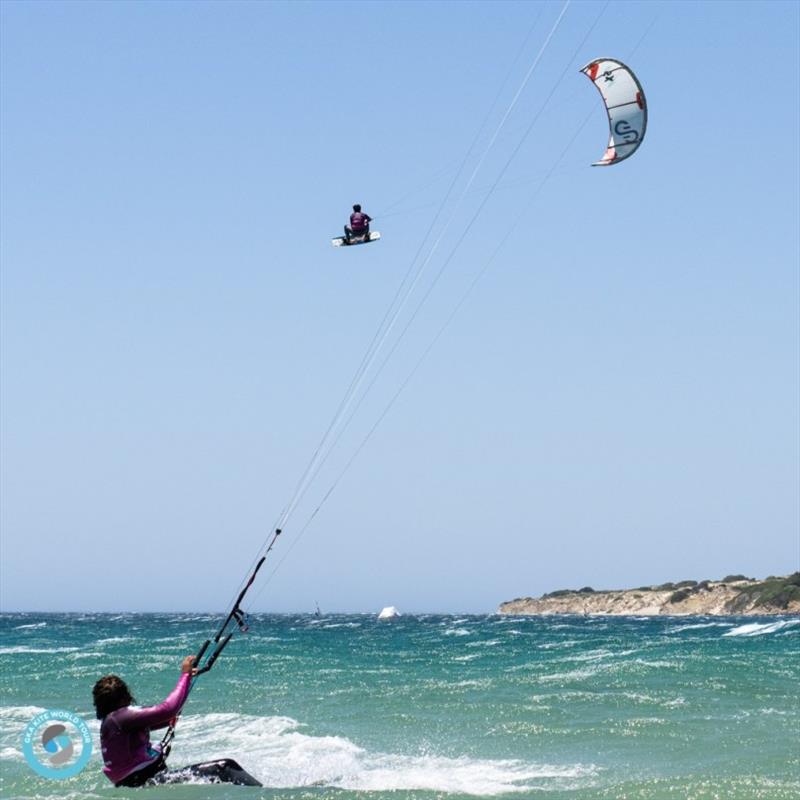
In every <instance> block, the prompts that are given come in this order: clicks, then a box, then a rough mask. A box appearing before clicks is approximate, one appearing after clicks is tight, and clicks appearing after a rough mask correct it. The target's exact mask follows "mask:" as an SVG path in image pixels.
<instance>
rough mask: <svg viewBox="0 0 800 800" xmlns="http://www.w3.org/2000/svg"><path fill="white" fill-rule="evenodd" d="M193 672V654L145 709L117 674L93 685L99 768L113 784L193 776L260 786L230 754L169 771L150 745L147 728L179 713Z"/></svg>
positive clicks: (173, 780)
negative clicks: (159, 698)
mask: <svg viewBox="0 0 800 800" xmlns="http://www.w3.org/2000/svg"><path fill="white" fill-rule="evenodd" d="M196 672H197V670H196V669H194V657H193V656H186V658H184V659H183V663H182V665H181V675H180V678H178V683H177V685H176V686H175V688H174V689H173V690H172V691H171V692H170V693H169V695H168V696H167V698H166V700H164V702H163V703H159V704H158V705H156V706H148V707H146V708H139V707H138V706H134V705H132V704H133V703H134V699H133V696H132V695H131V693H130V690H129V689H128V687H127V685H126V684H125V681H123V680H122V678H118V677H117V676H116V675H106V676H105V677H104V678H100V680H99V681H97V683H95V685H94V689H93V690H92V695H93V699H94V707H95V711H96V713H97V718H98V719H99V720H101V722H100V745H101V748H102V751H103V762H104V766H103V772H104V773H105V775H106V777H107V778H108V779H109V780H110V781H111V782H112V783H113V784H114V785H115V786H132V787H133V786H143V785H144V784H150V785H152V784H155V783H180V782H182V781H187V780H191V779H197V778H201V779H206V780H208V781H210V782H212V783H238V784H242V785H245V786H261V784H260V783H259V782H258V781H257V780H256V779H255V778H253V777H252V776H251V775H248V774H247V773H246V772H245V771H244V770H243V769H242V768H241V767H240V766H239V764H237V763H236V762H235V761H233V760H232V759H230V758H223V759H219V760H217V761H208V762H205V763H203V764H192V765H190V766H188V767H183V768H181V769H177V770H168V769H167V763H166V759H165V756H164V755H163V754H162V752H161V750H160V748H158V747H153V746H152V745H151V743H150V731H151V730H158V729H159V728H166V727H167V725H169V723H170V720H172V719H173V718H174V717H175V716H176V715H177V714H178V713H179V712H180V710H181V708H182V707H183V704H184V703H185V702H186V698H187V697H188V696H189V689H190V687H191V683H192V677H193V676H194V674H195V673H196Z"/></svg>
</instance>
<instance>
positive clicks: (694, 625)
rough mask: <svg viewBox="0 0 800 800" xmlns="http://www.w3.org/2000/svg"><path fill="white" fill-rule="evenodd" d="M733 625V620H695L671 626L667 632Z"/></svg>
mask: <svg viewBox="0 0 800 800" xmlns="http://www.w3.org/2000/svg"><path fill="white" fill-rule="evenodd" d="M732 626H733V623H732V622H695V623H692V624H691V625H678V626H677V627H675V628H670V629H669V630H667V633H681V632H682V631H697V630H700V629H701V628H730V627H732Z"/></svg>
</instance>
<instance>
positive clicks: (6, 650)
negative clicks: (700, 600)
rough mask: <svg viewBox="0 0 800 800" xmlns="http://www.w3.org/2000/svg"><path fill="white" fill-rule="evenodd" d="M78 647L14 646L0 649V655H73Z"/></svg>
mask: <svg viewBox="0 0 800 800" xmlns="http://www.w3.org/2000/svg"><path fill="white" fill-rule="evenodd" d="M79 649H80V648H79V647H26V646H25V645H16V646H14V647H0V655H2V656H8V655H13V654H14V653H74V652H76V651H77V650H79Z"/></svg>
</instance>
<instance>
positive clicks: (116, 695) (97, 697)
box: [92, 675, 134, 719]
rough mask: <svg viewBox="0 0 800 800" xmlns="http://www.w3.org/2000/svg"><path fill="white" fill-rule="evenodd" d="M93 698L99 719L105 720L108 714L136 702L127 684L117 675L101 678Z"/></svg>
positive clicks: (93, 690)
mask: <svg viewBox="0 0 800 800" xmlns="http://www.w3.org/2000/svg"><path fill="white" fill-rule="evenodd" d="M92 698H93V700H94V710H95V713H96V715H97V719H103V717H105V716H106V714H110V713H111V712H112V711H116V710H117V709H118V708H123V707H124V706H129V705H130V704H131V703H133V702H134V699H133V696H132V695H131V693H130V691H129V690H128V686H127V684H126V683H125V681H124V680H122V678H118V677H117V676H116V675H106V676H105V677H104V678H100V680H99V681H97V683H96V684H95V685H94V689H92Z"/></svg>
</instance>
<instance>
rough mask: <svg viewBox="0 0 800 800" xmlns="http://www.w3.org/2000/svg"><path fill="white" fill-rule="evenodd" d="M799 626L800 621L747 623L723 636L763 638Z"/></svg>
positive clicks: (726, 632) (783, 620)
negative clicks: (768, 634)
mask: <svg viewBox="0 0 800 800" xmlns="http://www.w3.org/2000/svg"><path fill="white" fill-rule="evenodd" d="M794 625H800V619H782V620H780V621H778V622H748V623H747V624H746V625H739V626H738V627H736V628H733V629H732V630H730V631H725V633H723V634H722V635H723V636H763V635H764V634H766V633H775V632H776V631H780V630H783V629H784V628H790V627H793V626H794Z"/></svg>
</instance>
